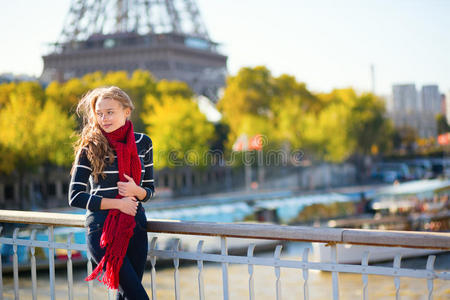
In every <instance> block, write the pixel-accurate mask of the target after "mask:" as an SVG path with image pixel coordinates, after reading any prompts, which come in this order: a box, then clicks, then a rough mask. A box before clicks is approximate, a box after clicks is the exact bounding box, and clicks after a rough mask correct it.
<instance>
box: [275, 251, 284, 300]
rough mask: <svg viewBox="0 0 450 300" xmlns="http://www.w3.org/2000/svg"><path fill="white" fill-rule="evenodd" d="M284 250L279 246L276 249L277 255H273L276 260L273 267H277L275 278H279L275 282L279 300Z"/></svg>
mask: <svg viewBox="0 0 450 300" xmlns="http://www.w3.org/2000/svg"><path fill="white" fill-rule="evenodd" d="M282 248H283V246H282V245H277V247H276V248H275V253H274V255H273V260H274V263H273V265H274V267H275V277H276V278H277V279H276V282H275V289H276V297H277V300H281V281H280V275H281V272H280V264H279V261H280V255H281V249H282Z"/></svg>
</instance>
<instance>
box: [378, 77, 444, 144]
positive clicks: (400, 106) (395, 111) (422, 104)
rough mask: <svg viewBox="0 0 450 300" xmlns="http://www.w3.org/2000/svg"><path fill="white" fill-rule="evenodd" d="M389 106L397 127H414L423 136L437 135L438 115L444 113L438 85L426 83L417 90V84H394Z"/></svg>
mask: <svg viewBox="0 0 450 300" xmlns="http://www.w3.org/2000/svg"><path fill="white" fill-rule="evenodd" d="M389 101H390V103H388V105H387V108H388V112H389V115H390V116H391V118H392V120H393V121H394V124H395V127H411V128H414V129H415V130H416V132H417V134H418V135H419V137H422V138H428V137H431V136H437V124H436V115H437V114H440V113H442V103H441V101H442V100H441V94H440V92H439V87H438V86H437V85H425V86H423V87H422V89H421V90H420V93H418V92H417V89H416V86H415V84H398V85H393V86H392V98H390V99H389Z"/></svg>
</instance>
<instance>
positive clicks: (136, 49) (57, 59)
mask: <svg viewBox="0 0 450 300" xmlns="http://www.w3.org/2000/svg"><path fill="white" fill-rule="evenodd" d="M43 60H44V70H43V72H42V75H41V80H43V81H47V82H49V81H51V80H58V81H66V80H68V79H70V78H73V77H81V76H83V75H85V74H87V73H91V72H94V71H103V72H107V71H116V70H126V71H127V72H130V73H131V72H133V71H134V70H136V69H144V70H149V71H150V72H151V73H152V74H153V75H154V76H155V77H156V78H158V79H168V80H180V81H184V82H186V83H188V84H189V86H190V87H191V88H192V89H193V90H194V92H195V93H196V94H198V95H204V96H207V97H208V98H210V99H211V100H213V101H215V100H217V97H218V90H219V89H220V88H221V87H222V86H223V85H224V84H225V76H226V72H227V70H226V62H227V57H226V56H225V55H223V54H221V53H219V51H218V43H215V42H213V41H212V40H211V39H210V37H209V34H208V31H207V29H206V27H205V25H204V23H203V21H202V19H201V16H200V12H199V9H198V7H197V5H196V2H195V0H72V3H71V7H70V10H69V12H68V14H67V16H66V20H65V24H64V27H63V30H62V32H61V34H60V37H59V39H58V41H57V42H55V43H53V44H52V50H51V52H50V54H47V55H44V56H43Z"/></svg>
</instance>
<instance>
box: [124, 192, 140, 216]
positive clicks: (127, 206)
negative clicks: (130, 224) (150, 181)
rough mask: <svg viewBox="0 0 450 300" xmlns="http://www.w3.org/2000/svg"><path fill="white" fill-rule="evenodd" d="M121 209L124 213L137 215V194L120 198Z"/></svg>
mask: <svg viewBox="0 0 450 300" xmlns="http://www.w3.org/2000/svg"><path fill="white" fill-rule="evenodd" d="M119 203H120V205H119V210H120V211H121V212H123V213H124V214H127V215H130V216H135V215H136V212H137V207H138V202H137V199H136V197H135V196H131V197H123V198H121V199H120V202H119Z"/></svg>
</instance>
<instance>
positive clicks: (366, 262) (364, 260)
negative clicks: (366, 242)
mask: <svg viewBox="0 0 450 300" xmlns="http://www.w3.org/2000/svg"><path fill="white" fill-rule="evenodd" d="M361 265H362V266H363V267H367V266H368V265H369V251H364V253H363V257H362V260H361ZM362 272H363V275H362V281H363V299H364V300H366V299H367V285H368V283H369V277H368V276H367V274H365V272H366V269H365V268H363V269H362Z"/></svg>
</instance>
